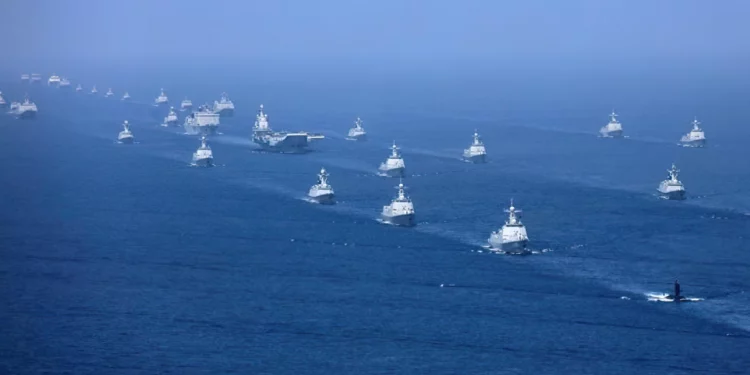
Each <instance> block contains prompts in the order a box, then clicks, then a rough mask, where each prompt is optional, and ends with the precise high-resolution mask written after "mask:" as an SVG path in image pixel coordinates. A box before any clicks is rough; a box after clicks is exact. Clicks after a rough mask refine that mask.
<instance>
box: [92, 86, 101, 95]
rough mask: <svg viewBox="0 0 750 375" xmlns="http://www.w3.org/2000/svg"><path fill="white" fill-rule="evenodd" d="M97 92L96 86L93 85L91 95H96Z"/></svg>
mask: <svg viewBox="0 0 750 375" xmlns="http://www.w3.org/2000/svg"><path fill="white" fill-rule="evenodd" d="M98 92H99V90H97V89H96V85H94V87H92V88H91V94H96V93H98Z"/></svg>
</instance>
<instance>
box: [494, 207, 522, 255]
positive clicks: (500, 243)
mask: <svg viewBox="0 0 750 375" xmlns="http://www.w3.org/2000/svg"><path fill="white" fill-rule="evenodd" d="M505 212H507V213H508V220H507V221H506V222H505V225H503V227H502V228H500V229H498V230H497V231H494V232H492V234H490V238H489V239H488V240H487V241H488V242H489V244H490V248H492V249H494V250H500V251H503V252H506V253H510V254H527V253H529V251H528V250H527V249H526V246H527V245H528V243H529V236H528V235H527V234H526V227H525V226H524V225H523V223H521V219H520V218H519V214H520V213H521V210H516V208H515V207H514V206H513V200H512V199H511V200H510V208H508V209H507V210H505Z"/></svg>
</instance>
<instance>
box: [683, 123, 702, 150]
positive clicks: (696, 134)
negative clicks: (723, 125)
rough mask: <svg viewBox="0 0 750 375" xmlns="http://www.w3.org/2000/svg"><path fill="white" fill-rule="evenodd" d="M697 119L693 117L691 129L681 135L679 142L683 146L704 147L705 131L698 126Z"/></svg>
mask: <svg viewBox="0 0 750 375" xmlns="http://www.w3.org/2000/svg"><path fill="white" fill-rule="evenodd" d="M700 125H701V123H700V122H698V119H697V118H696V119H693V130H691V131H690V133H687V134H685V135H683V136H682V139H680V144H681V145H682V146H683V147H704V146H706V133H704V132H703V129H701V127H700Z"/></svg>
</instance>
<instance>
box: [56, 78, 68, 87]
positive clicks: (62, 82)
mask: <svg viewBox="0 0 750 375" xmlns="http://www.w3.org/2000/svg"><path fill="white" fill-rule="evenodd" d="M58 87H60V88H63V89H64V88H68V87H70V81H68V79H67V78H65V77H63V78H60V83H59V84H58Z"/></svg>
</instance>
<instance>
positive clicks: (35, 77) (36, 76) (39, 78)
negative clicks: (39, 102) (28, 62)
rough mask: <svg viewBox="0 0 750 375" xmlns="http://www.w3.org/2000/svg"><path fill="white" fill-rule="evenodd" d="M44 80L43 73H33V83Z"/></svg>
mask: <svg viewBox="0 0 750 375" xmlns="http://www.w3.org/2000/svg"><path fill="white" fill-rule="evenodd" d="M41 81H42V75H41V74H39V73H31V83H38V82H41Z"/></svg>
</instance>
